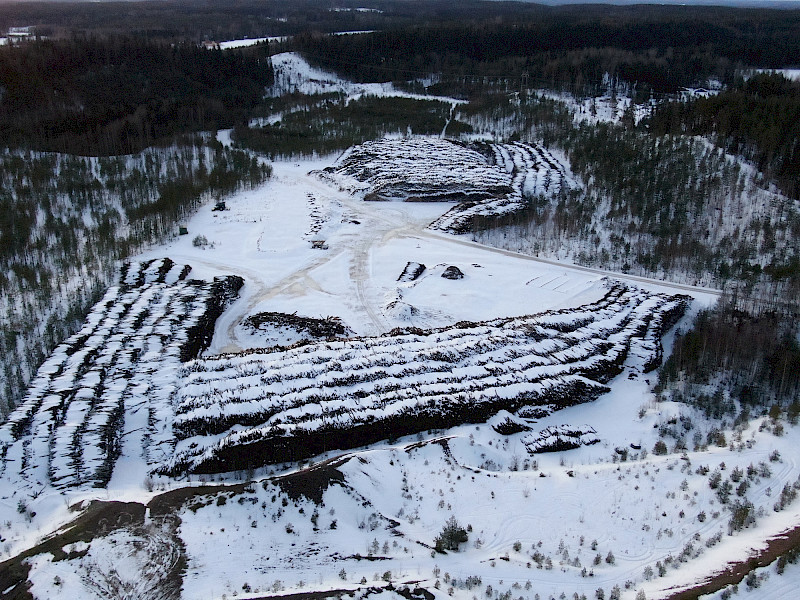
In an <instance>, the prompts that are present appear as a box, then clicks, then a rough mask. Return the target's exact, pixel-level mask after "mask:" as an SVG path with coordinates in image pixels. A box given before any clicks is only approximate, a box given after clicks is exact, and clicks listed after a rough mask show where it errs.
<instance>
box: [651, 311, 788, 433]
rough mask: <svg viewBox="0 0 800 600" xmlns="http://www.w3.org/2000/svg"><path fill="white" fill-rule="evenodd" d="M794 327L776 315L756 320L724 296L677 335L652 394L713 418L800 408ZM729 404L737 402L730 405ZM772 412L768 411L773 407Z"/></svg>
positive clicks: (756, 318) (761, 316) (774, 413)
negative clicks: (737, 412)
mask: <svg viewBox="0 0 800 600" xmlns="http://www.w3.org/2000/svg"><path fill="white" fill-rule="evenodd" d="M797 333H798V331H797V323H796V322H795V321H794V320H792V319H787V318H785V317H782V316H780V315H779V314H777V313H774V312H772V313H765V314H761V315H758V316H754V315H752V314H751V313H750V312H747V311H742V310H740V308H739V306H738V299H737V298H736V297H735V296H733V297H727V298H723V299H722V300H721V301H720V302H719V304H718V305H717V306H716V307H715V308H713V309H710V310H705V311H702V312H700V313H699V314H698V315H697V318H696V319H695V321H694V324H693V328H692V329H691V330H689V331H688V332H686V333H684V334H682V335H680V334H678V335H676V337H675V343H674V345H673V349H672V354H671V355H670V357H669V358H668V359H667V361H666V362H665V363H664V365H663V367H662V368H661V371H660V373H659V384H658V387H657V391H658V392H660V393H662V394H664V395H665V396H666V397H668V398H670V399H673V400H679V401H684V402H689V403H690V404H693V405H694V406H697V407H698V408H699V409H701V410H703V411H704V412H705V413H706V414H708V415H709V416H711V417H714V418H723V417H726V416H728V417H733V416H734V415H735V413H736V411H737V410H741V411H743V413H744V415H747V414H748V413H749V414H763V413H766V412H767V410H769V409H772V414H773V415H776V414H780V413H781V412H782V411H784V410H786V409H787V408H788V407H789V406H791V405H794V406H793V410H794V411H795V413H796V412H797V409H798V405H800V344H798V341H797ZM734 400H736V401H738V403H737V402H735V401H734ZM773 406H774V407H777V408H772V407H773Z"/></svg>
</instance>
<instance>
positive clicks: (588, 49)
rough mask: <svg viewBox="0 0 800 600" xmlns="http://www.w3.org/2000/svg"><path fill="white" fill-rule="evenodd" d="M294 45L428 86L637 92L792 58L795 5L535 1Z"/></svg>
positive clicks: (798, 19)
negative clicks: (618, 85) (481, 15)
mask: <svg viewBox="0 0 800 600" xmlns="http://www.w3.org/2000/svg"><path fill="white" fill-rule="evenodd" d="M293 43H294V45H295V46H296V48H297V49H299V50H300V51H302V52H303V53H304V55H305V56H306V57H307V58H308V59H309V60H311V61H312V62H315V63H316V64H318V65H321V66H324V67H326V68H329V69H333V70H335V71H337V72H338V73H340V74H343V75H346V76H348V77H350V78H352V79H355V80H356V81H386V80H388V79H395V80H408V79H414V78H424V77H425V76H426V75H428V74H437V75H438V76H439V81H438V84H437V85H434V86H433V88H434V89H441V90H448V91H452V90H454V89H462V90H463V89H467V90H469V89H470V88H473V89H478V90H483V89H485V88H486V87H487V86H491V87H494V88H495V89H497V88H500V89H503V88H509V89H512V90H513V89H519V88H520V87H521V86H525V85H529V87H538V88H542V87H549V88H556V89H568V90H570V91H572V92H573V93H578V94H581V93H593V92H594V91H596V89H597V87H596V86H598V85H599V84H600V82H601V80H602V79H603V76H604V75H605V74H609V75H610V76H612V77H614V78H616V79H619V80H624V81H626V82H629V83H630V84H635V85H636V86H637V90H638V91H639V92H640V93H642V94H647V93H650V92H655V93H666V92H675V91H677V90H678V89H679V88H680V87H682V86H688V85H693V84H697V83H700V82H704V81H705V80H707V79H708V78H710V77H714V78H717V79H720V80H722V81H723V82H725V81H727V82H732V81H733V76H734V73H735V71H736V69H737V68H741V67H742V66H757V67H771V68H778V67H782V66H786V65H790V64H794V63H797V62H798V61H800V11H767V10H764V11H760V10H753V11H742V10H736V9H729V8H719V7H714V8H712V7H705V8H703V7H655V6H648V7H609V6H592V7H559V8H553V9H545V8H543V7H540V10H539V12H537V13H536V14H535V16H533V15H531V14H524V15H506V16H505V18H501V19H496V20H491V21H479V20H473V21H470V20H466V19H462V20H460V21H457V22H446V23H441V22H436V23H430V24H424V25H415V26H412V27H405V28H397V29H392V30H386V31H378V32H375V33H372V34H369V35H361V36H334V37H331V36H319V35H314V34H311V33H309V34H304V35H300V36H297V37H296V38H295V39H294V42H293Z"/></svg>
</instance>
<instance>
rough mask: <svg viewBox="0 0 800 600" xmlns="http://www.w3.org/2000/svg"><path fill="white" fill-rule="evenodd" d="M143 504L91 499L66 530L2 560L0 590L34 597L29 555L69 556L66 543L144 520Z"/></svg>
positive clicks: (18, 598)
mask: <svg viewBox="0 0 800 600" xmlns="http://www.w3.org/2000/svg"><path fill="white" fill-rule="evenodd" d="M144 512H145V511H144V505H143V504H140V503H138V502H101V501H99V500H96V501H94V502H92V503H91V504H90V505H89V506H88V507H87V508H86V509H85V510H84V512H83V513H81V514H80V515H79V516H78V517H77V518H76V519H75V520H74V521H72V522H71V523H69V524H68V525H66V527H64V529H62V530H61V531H58V532H56V533H53V534H52V535H50V536H49V537H48V538H47V539H46V540H45V541H44V542H42V543H41V544H38V545H36V546H34V547H33V548H31V549H29V550H26V551H25V552H22V553H21V554H18V555H17V556H15V557H14V558H10V559H8V560H6V561H4V562H2V563H0V590H4V592H3V593H2V597H3V600H23V599H24V600H33V596H32V595H31V593H30V592H29V591H28V590H29V589H30V583H29V582H28V573H29V571H30V567H29V566H28V565H26V564H24V562H23V561H24V560H25V559H26V558H30V557H32V556H36V555H38V554H43V553H45V552H49V553H51V554H52V555H53V559H54V560H64V559H66V558H69V556H68V555H67V553H66V552H65V551H64V546H67V545H69V544H74V543H75V542H91V541H92V540H93V539H94V538H96V537H99V536H103V535H106V534H108V533H111V532H112V531H114V530H115V529H119V528H121V527H131V526H136V525H142V524H143V523H144Z"/></svg>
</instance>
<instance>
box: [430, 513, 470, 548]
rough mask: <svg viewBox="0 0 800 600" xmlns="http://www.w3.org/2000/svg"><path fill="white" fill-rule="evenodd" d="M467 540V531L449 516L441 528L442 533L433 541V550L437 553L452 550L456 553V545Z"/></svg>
mask: <svg viewBox="0 0 800 600" xmlns="http://www.w3.org/2000/svg"><path fill="white" fill-rule="evenodd" d="M468 539H469V537H468V536H467V530H466V529H464V528H463V527H462V526H461V525H459V523H458V521H457V520H456V518H455V517H454V516H451V517H450V518H449V519H448V520H447V522H446V523H445V524H444V527H443V528H442V532H441V533H440V534H439V535H438V536H436V539H435V540H434V548H435V549H436V551H437V552H445V551H446V550H452V551H454V552H458V545H459V544H462V543H464V542H466V541H467V540H468Z"/></svg>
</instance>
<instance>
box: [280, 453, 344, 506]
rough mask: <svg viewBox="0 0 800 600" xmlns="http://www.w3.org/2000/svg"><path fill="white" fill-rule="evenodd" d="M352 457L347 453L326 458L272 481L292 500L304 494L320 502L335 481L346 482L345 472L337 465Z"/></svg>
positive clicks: (337, 482)
mask: <svg viewBox="0 0 800 600" xmlns="http://www.w3.org/2000/svg"><path fill="white" fill-rule="evenodd" d="M350 457H351V455H349V454H347V455H344V456H339V457H337V458H332V459H329V460H325V461H322V462H321V463H319V464H317V465H314V466H312V467H308V468H307V469H302V470H301V471H297V472H296V473H291V474H289V475H283V476H281V477H276V478H275V479H273V480H272V481H273V483H275V484H276V485H278V486H279V487H280V488H281V489H282V490H283V491H284V492H285V493H286V495H287V496H289V497H290V498H291V499H292V500H299V499H300V497H301V496H302V497H305V498H308V499H309V500H311V501H313V502H315V503H317V504H320V503H321V502H322V495H323V494H324V493H325V490H327V489H328V488H329V487H330V486H331V485H333V484H334V483H335V484H338V485H343V484H344V474H343V473H342V472H341V471H340V470H339V469H337V468H336V467H339V466H341V465H343V464H344V463H346V462H347V461H348V460H350Z"/></svg>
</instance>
